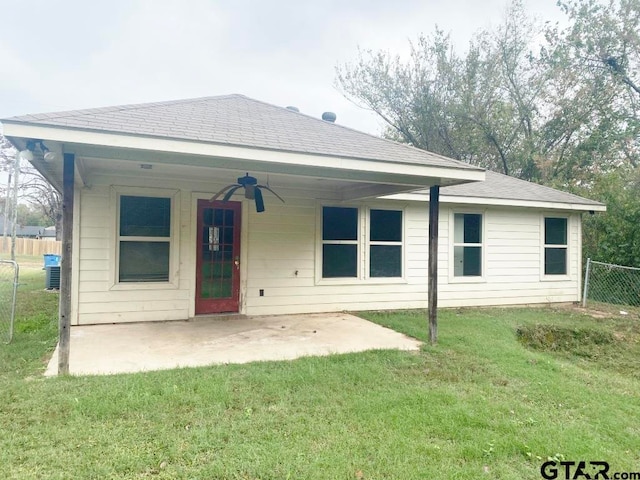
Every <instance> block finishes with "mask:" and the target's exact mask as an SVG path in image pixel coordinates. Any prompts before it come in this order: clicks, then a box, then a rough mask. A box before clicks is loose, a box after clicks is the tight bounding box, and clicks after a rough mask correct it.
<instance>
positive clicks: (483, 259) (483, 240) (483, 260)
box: [447, 208, 487, 283]
mask: <svg viewBox="0 0 640 480" xmlns="http://www.w3.org/2000/svg"><path fill="white" fill-rule="evenodd" d="M456 214H458V215H460V214H463V215H464V214H467V215H480V216H481V218H482V225H481V227H482V231H481V233H480V243H479V244H476V243H473V244H471V243H464V242H463V243H456V241H455V228H456V225H455V223H456ZM448 218H449V239H448V242H447V244H448V248H449V254H448V256H447V258H448V260H449V268H448V270H449V283H486V282H487V210H480V209H474V208H452V209H450V211H449V217H448ZM464 246H480V249H481V252H480V268H481V275H478V276H456V274H455V247H464Z"/></svg>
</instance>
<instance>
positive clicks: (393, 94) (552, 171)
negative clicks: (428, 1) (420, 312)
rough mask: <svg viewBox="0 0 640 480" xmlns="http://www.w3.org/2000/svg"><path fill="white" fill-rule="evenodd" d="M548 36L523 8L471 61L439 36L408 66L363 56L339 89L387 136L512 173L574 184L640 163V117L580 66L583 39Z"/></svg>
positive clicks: (340, 78) (346, 70)
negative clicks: (577, 48) (577, 43)
mask: <svg viewBox="0 0 640 480" xmlns="http://www.w3.org/2000/svg"><path fill="white" fill-rule="evenodd" d="M620 1H625V2H627V3H628V2H631V1H635V2H638V1H640V0H620ZM574 22H575V20H574ZM585 23H588V21H585ZM541 29H542V27H541V26H540V25H538V24H536V23H535V22H534V21H532V20H531V19H529V17H528V16H527V15H526V12H525V11H524V8H523V6H522V3H521V2H520V1H519V0H516V1H514V2H513V3H512V4H511V7H510V9H509V10H508V12H507V15H506V16H505V19H504V21H503V23H502V24H501V25H500V26H499V27H498V28H496V29H495V30H493V31H483V32H480V33H478V34H476V35H474V36H473V37H472V39H471V42H470V44H469V48H468V51H467V52H466V53H465V54H464V55H460V54H458V53H456V52H455V50H454V48H453V46H452V44H451V41H450V39H449V37H448V36H447V35H445V34H444V33H443V32H442V31H440V30H438V29H436V31H435V33H434V34H433V35H431V36H427V37H425V36H422V37H420V38H419V39H418V42H417V43H416V44H414V45H412V49H411V55H410V58H409V59H408V60H407V61H402V60H401V59H400V58H399V57H397V56H392V55H390V54H388V53H385V52H377V53H376V52H371V51H365V52H362V51H361V52H360V54H359V58H358V60H357V61H356V62H355V63H354V64H348V65H343V66H341V67H338V69H337V85H338V87H339V88H340V89H341V90H342V91H343V93H344V94H345V95H346V96H347V97H348V98H350V99H351V100H353V101H354V102H356V103H359V104H361V105H363V106H365V107H367V108H370V109H372V110H373V111H374V112H376V113H378V114H379V115H380V116H381V117H382V118H383V119H384V120H385V121H386V122H387V124H388V126H389V127H388V129H387V131H386V132H385V135H386V136H388V137H391V138H394V139H396V140H400V141H404V142H407V143H411V144H412V145H414V146H417V147H419V148H424V149H427V150H430V151H433V152H436V153H440V154H443V155H446V156H449V157H453V158H456V159H459V160H463V161H466V162H469V163H472V164H476V165H480V166H483V167H486V168H489V169H491V170H495V171H498V172H501V173H504V174H507V175H513V176H517V177H520V178H523V179H526V180H533V181H538V182H543V183H550V182H556V183H560V184H563V185H565V184H568V183H570V182H575V181H582V178H583V176H584V175H585V174H587V175H590V174H591V173H593V172H601V171H607V170H610V169H611V168H616V167H618V166H619V165H621V164H624V163H631V164H635V162H636V156H634V155H636V154H637V145H635V146H634V145H633V139H636V140H637V136H636V137H633V136H630V135H628V134H625V135H624V136H621V135H620V134H619V132H620V131H621V129H622V128H623V126H627V129H629V128H631V126H632V124H633V122H634V118H636V119H637V116H636V117H633V115H631V114H630V113H629V110H628V109H627V110H624V114H623V113H621V111H620V110H618V109H617V108H615V106H616V105H618V104H619V103H621V102H622V100H621V99H620V94H621V92H620V90H619V89H618V90H616V89H612V88H610V84H609V82H607V81H605V79H603V78H595V77H590V78H585V77H584V76H583V75H582V74H581V72H580V71H579V70H577V69H575V68H572V65H573V63H572V60H571V59H572V58H573V57H574V56H575V55H576V54H575V52H574V53H572V52H573V50H572V47H571V45H569V44H568V43H567V42H568V41H569V40H568V39H569V38H574V37H570V36H569V34H568V33H567V32H564V31H559V30H558V29H557V27H547V28H546V29H543V30H545V31H546V37H545V39H541V38H540V35H539V32H540V31H541ZM541 42H542V43H541ZM540 43H541V44H540ZM616 58H617V57H616ZM623 63H624V62H623ZM624 64H625V65H626V64H627V63H624ZM625 71H626V70H625ZM621 81H622V83H624V81H623V80H621ZM636 123H637V122H636ZM634 125H635V124H634ZM616 129H618V133H616V134H615V135H614V134H613V132H615V131H616ZM623 140H624V141H623ZM636 143H637V142H636ZM625 149H626V150H625ZM612 151H614V152H616V153H615V155H611V152H612ZM625 152H626V153H625Z"/></svg>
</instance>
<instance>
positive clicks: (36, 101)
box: [0, 0, 557, 132]
mask: <svg viewBox="0 0 640 480" xmlns="http://www.w3.org/2000/svg"><path fill="white" fill-rule="evenodd" d="M6 1H7V2H8V5H7V8H5V9H4V10H3V13H5V14H7V16H8V18H9V17H10V18H29V19H30V21H29V22H28V28H27V27H25V24H21V23H19V22H11V23H9V24H8V26H7V28H4V29H3V30H0V59H2V63H1V65H2V74H1V75H2V83H3V88H2V89H0V117H4V116H8V115H16V114H22V113H30V112H31V113H33V112H43V111H51V110H64V109H73V108H89V107H94V106H104V105H117V104H123V103H137V102H147V101H160V100H169V99H177V98H189V97H197V96H207V95H220V94H227V93H243V94H245V95H248V96H252V97H255V98H258V99H260V100H264V101H267V102H271V103H275V104H278V105H283V106H284V105H296V106H298V107H299V108H300V110H301V111H303V112H305V113H308V114H311V115H316V116H319V115H320V114H321V113H322V112H323V111H326V110H332V111H335V112H336V113H337V115H338V122H339V123H342V124H345V125H347V126H352V127H354V128H359V129H363V130H367V131H372V132H374V131H379V125H380V123H379V121H378V120H377V119H375V118H374V117H373V116H372V115H371V114H369V113H368V112H364V111H362V110H361V109H359V108H357V107H355V106H354V105H352V104H351V103H350V102H349V101H347V100H346V99H344V98H343V97H342V96H341V95H340V93H338V92H337V91H336V89H335V88H334V87H333V83H334V78H335V67H336V65H338V64H342V63H345V62H349V61H351V60H354V59H355V57H356V55H357V47H358V46H360V47H362V48H365V49H367V48H369V49H372V50H378V49H384V50H387V51H390V52H393V53H405V54H406V52H407V51H408V48H409V43H408V42H409V40H413V39H416V38H417V36H418V35H419V34H420V33H429V32H431V31H433V28H434V25H435V24H438V25H439V26H440V27H441V28H443V29H444V30H445V31H452V33H453V37H454V39H455V40H456V42H457V44H458V45H459V46H460V47H464V46H465V45H466V43H467V42H468V39H469V37H470V35H471V34H472V33H473V32H474V31H477V30H478V29H479V28H482V27H488V26H489V25H490V24H491V23H493V24H496V23H497V22H499V20H500V17H501V16H502V15H503V14H504V10H505V0H485V1H483V2H477V1H475V0H448V1H447V2H443V1H440V0H431V1H424V0H397V1H395V2H390V1H388V0H384V1H383V0H351V1H344V0H325V1H323V2H302V1H296V0H273V1H269V2H256V1H255V0H235V1H233V2H231V1H222V0H218V1H216V0H189V2H177V1H175V0H153V1H152V0H111V1H110V2H86V1H82V0H59V1H57V2H46V1H42V0H22V1H19V0H6ZM530 2H531V3H532V5H534V6H536V8H537V11H539V12H540V11H542V15H543V16H544V15H548V14H549V12H552V11H553V9H555V10H557V8H556V7H554V3H555V2H554V0H538V1H537V2H534V1H533V0H530ZM33 12H38V15H33ZM5 23H7V22H5Z"/></svg>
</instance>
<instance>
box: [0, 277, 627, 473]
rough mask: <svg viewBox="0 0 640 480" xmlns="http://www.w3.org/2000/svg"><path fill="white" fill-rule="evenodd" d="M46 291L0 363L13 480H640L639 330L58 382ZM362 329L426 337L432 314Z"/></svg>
mask: <svg viewBox="0 0 640 480" xmlns="http://www.w3.org/2000/svg"><path fill="white" fill-rule="evenodd" d="M32 275H33V277H25V280H24V281H25V285H23V286H21V291H20V294H21V301H20V304H21V310H22V311H23V312H28V313H22V314H20V319H19V321H18V325H19V327H18V328H17V331H16V338H15V342H14V343H13V344H12V345H9V346H4V345H3V346H0V477H1V478H38V479H40V478H59V479H67V478H83V479H85V478H86V479H91V478H96V479H98V478H100V479H101V478H132V479H133V478H166V479H169V478H185V479H186V478H189V479H192V478H193V479H210V478H228V479H286V478H292V479H395V478H398V479H414V478H415V479H422V478H432V479H441V478H443V479H448V478H456V479H478V478H490V479H523V478H527V479H528V478H531V479H535V478H541V477H540V473H539V469H540V465H541V463H542V461H543V460H546V458H547V457H549V456H554V455H558V454H560V455H563V456H564V458H566V459H568V460H587V461H588V460H605V461H608V462H609V463H610V464H611V469H612V470H611V471H626V470H629V471H636V470H638V469H639V468H638V466H639V465H640V451H639V450H638V445H640V428H639V427H638V422H637V419H638V417H639V415H640V379H639V378H638V375H637V373H636V372H635V369H633V368H627V367H624V366H622V367H621V366H619V365H618V363H620V362H622V363H624V362H627V363H628V365H633V363H632V360H635V361H636V363H637V359H638V354H639V351H638V348H640V347H639V342H638V337H637V333H638V331H637V322H638V320H637V319H636V320H634V321H635V322H636V326H629V325H627V326H625V324H623V323H622V322H621V321H620V320H616V319H605V320H594V319H591V318H590V317H586V316H582V315H577V314H575V313H573V312H571V311H569V310H554V309H550V308H540V309H486V310H484V309H478V310H471V309H470V310H447V311H443V312H442V313H441V316H440V331H439V334H440V341H439V344H438V345H437V346H435V347H428V346H427V347H425V348H424V349H423V350H422V351H421V352H418V353H409V352H397V351H379V352H366V353H360V354H349V355H336V356H332V357H320V358H304V359H300V360H296V361H292V362H269V363H255V364H249V365H226V366H216V367H208V368H194V369H183V370H173V371H163V372H151V373H145V374H135V375H116V376H106V377H71V378H51V379H45V378H42V377H41V376H39V375H36V374H37V373H39V372H42V370H43V358H44V357H46V356H47V354H49V353H50V351H51V349H52V347H53V345H54V343H55V328H54V327H55V323H54V322H51V321H50V320H51V318H52V317H54V316H55V305H54V301H57V296H56V295H55V294H50V293H46V292H44V291H43V290H42V288H41V286H42V285H43V282H44V279H43V277H42V275H43V272H41V271H34V272H33V273H32ZM32 287H33V288H32ZM30 288H32V290H29V289H30ZM30 295H31V296H30ZM27 305H28V307H27ZM363 315H364V316H366V317H368V318H370V319H372V320H373V321H376V322H378V323H381V324H384V325H388V326H391V327H393V328H395V329H396V330H399V331H404V332H406V333H409V334H412V335H414V336H416V337H418V338H421V339H425V338H426V337H425V336H426V320H425V318H426V316H425V314H424V312H419V311H407V312H393V313H391V312H390V313H380V312H367V313H366V314H363ZM630 320H632V319H627V321H630ZM541 325H542V326H541ZM544 325H552V326H557V327H562V328H563V329H564V330H561V331H560V333H557V332H556V331H555V330H553V329H551V330H552V331H554V332H556V334H557V336H559V338H563V339H564V338H574V335H573V334H572V333H571V332H572V331H574V330H575V331H578V332H579V333H578V337H579V340H580V341H578V342H577V343H576V342H574V341H573V340H572V341H571V342H564V343H563V342H559V343H558V342H556V343H555V344H554V343H553V342H548V341H545V334H546V330H545V327H544ZM546 328H550V327H546ZM592 331H596V333H593V332H592ZM518 332H520V334H518ZM567 332H568V333H567ZM585 332H586V333H585ZM563 335H564V336H563ZM567 335H568V337H567ZM601 338H605V339H606V342H605V343H603V344H600V343H597V342H596V341H593V339H601ZM529 339H536V341H534V342H532V343H531V342H530V343H528V341H529ZM572 342H573V343H572ZM559 344H561V347H558V348H556V347H554V346H553V345H559ZM587 344H589V345H591V344H594V345H596V346H594V347H590V346H585V345H587ZM576 346H579V347H580V348H578V349H577V350H576V348H577V347H576ZM585 348H586V350H584V349H585ZM580 349H583V350H580ZM585 352H586V353H585ZM595 353H597V355H596V354H595Z"/></svg>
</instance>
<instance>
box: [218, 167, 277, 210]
mask: <svg viewBox="0 0 640 480" xmlns="http://www.w3.org/2000/svg"><path fill="white" fill-rule="evenodd" d="M239 188H244V198H247V199H249V200H255V202H256V211H257V212H258V213H260V212H264V199H263V198H262V189H265V190H268V191H270V192H271V193H273V194H274V195H275V196H276V197H278V199H279V200H280V201H281V202H282V203H284V200H283V199H282V197H281V196H280V195H278V194H277V193H276V192H274V191H273V190H271V187H269V182H267V185H258V180H257V179H256V177H252V176H250V175H249V174H248V173H247V174H246V175H245V176H244V177H238V183H232V184H231V185H227V186H226V187H224V188H223V189H222V190H220V191H219V192H218V193H216V194H215V195H214V196H213V197H211V201H212V202H213V201H215V200H217V199H218V198H220V196H221V195H223V194H224V197H222V201H223V202H228V201H229V199H230V198H231V196H232V195H233V194H234V193H235V192H236V190H238V189H239Z"/></svg>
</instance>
